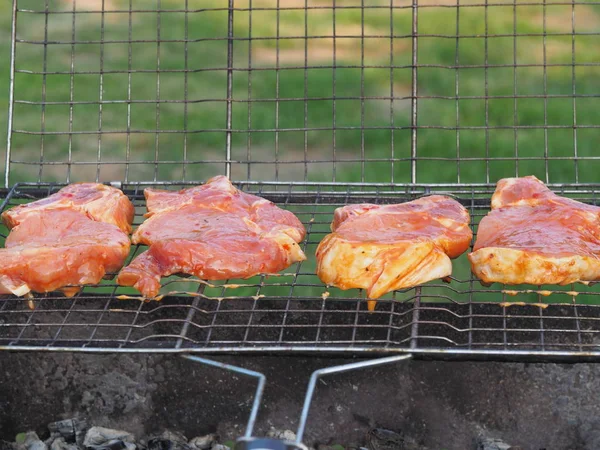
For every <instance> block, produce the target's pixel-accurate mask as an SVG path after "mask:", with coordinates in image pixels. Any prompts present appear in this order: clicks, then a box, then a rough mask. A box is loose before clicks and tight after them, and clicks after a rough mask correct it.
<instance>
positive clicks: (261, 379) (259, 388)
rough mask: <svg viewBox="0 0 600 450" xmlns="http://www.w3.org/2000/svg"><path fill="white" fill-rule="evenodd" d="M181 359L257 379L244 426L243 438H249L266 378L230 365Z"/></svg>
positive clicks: (193, 358) (197, 359)
mask: <svg viewBox="0 0 600 450" xmlns="http://www.w3.org/2000/svg"><path fill="white" fill-rule="evenodd" d="M183 357H184V358H186V359H189V360H190V361H194V362H197V363H200V364H204V365H206V366H211V367H218V368H219V369H223V370H228V371H230V372H235V373H239V374H241V375H246V376H248V377H253V378H257V379H258V385H257V386H256V392H255V393H254V401H253V402H252V409H251V410H250V418H249V419H248V425H246V433H245V434H244V437H245V438H249V437H251V436H252V431H253V430H254V424H255V423H256V416H257V415H258V408H259V407H260V402H261V400H262V396H263V392H264V390H265V383H266V382H267V378H266V377H265V376H264V375H263V374H262V373H260V372H255V371H254V370H249V369H244V368H243V367H238V366H232V365H231V364H225V363H222V362H218V361H213V360H211V359H205V358H200V357H198V356H191V355H183Z"/></svg>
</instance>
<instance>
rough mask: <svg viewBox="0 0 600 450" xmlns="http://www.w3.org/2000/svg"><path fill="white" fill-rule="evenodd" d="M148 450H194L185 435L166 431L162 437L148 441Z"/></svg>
mask: <svg viewBox="0 0 600 450" xmlns="http://www.w3.org/2000/svg"><path fill="white" fill-rule="evenodd" d="M148 450H193V447H192V446H191V445H190V444H188V442H187V439H186V437H185V436H184V435H182V434H180V433H176V432H173V431H165V432H164V433H162V434H161V435H160V436H156V437H153V438H151V439H148Z"/></svg>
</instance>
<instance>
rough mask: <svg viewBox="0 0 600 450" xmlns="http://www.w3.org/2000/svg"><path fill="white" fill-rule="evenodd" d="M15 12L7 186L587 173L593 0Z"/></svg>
mask: <svg viewBox="0 0 600 450" xmlns="http://www.w3.org/2000/svg"><path fill="white" fill-rule="evenodd" d="M14 9H15V16H14V49H15V58H14V64H13V71H14V80H13V83H14V86H13V87H14V89H13V90H12V91H13V94H14V98H13V99H12V102H11V120H12V121H11V123H10V127H9V128H10V130H9V134H10V135H9V152H8V155H7V168H6V185H7V187H8V186H9V184H10V183H11V182H17V181H34V180H37V181H40V182H41V181H44V182H52V181H54V182H71V181H76V180H90V179H98V180H104V181H108V180H111V181H112V180H119V181H124V182H130V181H134V182H135V181H149V180H154V181H157V180H158V181H169V180H179V181H188V180H202V179H207V178H208V177H210V176H212V175H214V174H215V173H225V174H228V175H231V176H232V178H233V179H236V180H255V181H261V180H281V181H339V182H397V183H407V182H421V183H439V182H447V183H466V184H468V183H490V182H494V181H496V180H497V179H498V178H501V177H505V176H509V175H530V174H534V175H536V176H537V177H538V178H540V179H541V180H544V181H546V182H553V183H578V182H596V181H597V179H596V173H597V172H598V168H600V157H599V156H598V155H597V154H596V143H597V141H598V136H599V135H600V134H599V133H600V130H599V128H600V118H599V117H598V113H597V108H596V104H597V98H598V97H599V96H600V93H599V92H598V89H597V84H596V75H597V70H598V65H599V64H600V54H599V52H600V50H598V49H599V48H600V45H598V44H600V31H599V30H600V3H598V2H594V1H583V0H581V1H572V2H562V1H550V0H539V1H527V2H521V1H519V2H516V1H504V0H503V1H493V2H492V1H486V2H482V1H477V0H444V1H438V2H436V1H431V0H412V1H408V0H375V1H369V2H364V1H359V0H346V1H342V0H338V1H335V0H329V1H324V2H322V1H319V2H316V1H313V0H311V1H309V0H304V1H302V0H299V1H293V2H287V1H286V2H283V1H281V0H206V1H199V0H177V1H176V0H152V1H150V2H148V1H140V0H101V1H98V2H89V1H83V0H80V1H79V2H77V1H75V0H73V1H59V2H52V1H50V0H44V1H38V0H15V3H14ZM440 164H443V170H432V166H439V165H440Z"/></svg>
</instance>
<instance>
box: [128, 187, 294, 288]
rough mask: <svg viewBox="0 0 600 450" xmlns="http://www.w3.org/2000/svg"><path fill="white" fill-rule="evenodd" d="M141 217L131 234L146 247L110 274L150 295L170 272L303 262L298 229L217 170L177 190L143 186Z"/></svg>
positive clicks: (213, 276)
mask: <svg viewBox="0 0 600 450" xmlns="http://www.w3.org/2000/svg"><path fill="white" fill-rule="evenodd" d="M144 194H145V196H146V206H147V208H148V213H147V214H146V217H147V220H146V221H145V222H144V223H143V224H142V225H140V227H139V228H138V229H137V230H136V231H135V233H134V234H133V238H132V241H133V242H134V243H135V244H138V243H139V244H145V245H149V246H150V248H149V249H148V250H147V251H145V252H144V253H142V254H141V255H139V256H138V257H137V258H135V259H134V260H133V262H132V263H131V264H130V265H129V266H127V267H125V268H124V269H123V270H121V273H120V274H119V277H118V279H117V281H118V283H119V284H121V285H124V286H134V287H135V288H136V289H137V290H138V291H140V292H141V293H142V294H143V295H144V296H146V297H156V295H157V294H158V293H159V289H160V279H161V278H162V277H165V276H169V275H172V274H188V275H194V276H196V277H198V278H201V279H205V280H223V279H228V278H249V277H251V276H254V275H258V274H268V273H276V272H279V271H281V270H283V269H285V268H287V267H288V266H290V265H291V264H292V263H294V262H297V261H303V260H304V259H305V256H304V253H303V252H302V250H301V249H300V246H299V243H300V241H302V239H304V235H305V229H304V226H303V225H302V223H301V222H300V221H299V220H298V218H297V217H296V216H295V215H294V214H292V213H291V212H289V211H284V210H282V209H280V208H278V207H277V206H276V205H275V204H273V203H272V202H270V201H268V200H265V199H263V198H260V197H257V196H255V195H251V194H247V193H245V192H242V191H240V190H238V189H236V188H235V187H234V186H233V185H232V184H231V182H230V181H229V180H228V179H227V178H226V177H223V176H218V177H214V178H212V179H210V180H209V181H208V182H207V183H206V184H204V185H202V186H197V187H193V188H190V189H185V190H181V191H179V192H174V191H163V190H155V189H146V190H145V191H144Z"/></svg>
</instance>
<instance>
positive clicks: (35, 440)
mask: <svg viewBox="0 0 600 450" xmlns="http://www.w3.org/2000/svg"><path fill="white" fill-rule="evenodd" d="M22 448H25V449H27V450H48V446H47V445H46V444H45V443H44V442H42V440H40V438H39V437H38V435H37V433H36V432H35V431H28V432H27V433H25V438H24V440H23V443H22Z"/></svg>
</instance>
